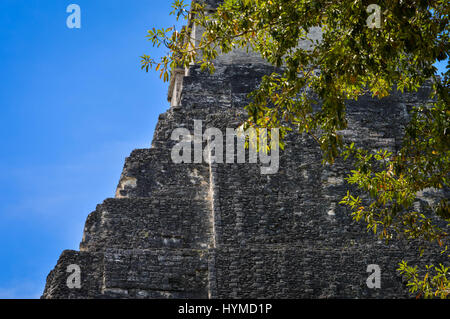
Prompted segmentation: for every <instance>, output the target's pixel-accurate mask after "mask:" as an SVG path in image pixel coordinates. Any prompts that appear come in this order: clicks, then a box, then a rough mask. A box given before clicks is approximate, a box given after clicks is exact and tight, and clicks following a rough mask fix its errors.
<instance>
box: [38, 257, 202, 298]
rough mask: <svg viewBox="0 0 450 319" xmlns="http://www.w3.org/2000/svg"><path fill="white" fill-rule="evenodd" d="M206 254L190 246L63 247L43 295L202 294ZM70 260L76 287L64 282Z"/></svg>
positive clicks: (183, 295)
mask: <svg viewBox="0 0 450 319" xmlns="http://www.w3.org/2000/svg"><path fill="white" fill-rule="evenodd" d="M207 258H208V254H207V253H205V252H204V251H202V250H192V249H163V250H160V249H152V250H136V249H135V250H115V249H108V250H106V251H105V252H77V251H70V250H66V251H64V252H63V253H62V254H61V256H60V258H59V260H58V263H57V265H56V267H55V268H54V269H53V270H52V271H51V272H50V274H49V275H48V277H47V285H46V287H45V290H44V294H43V296H42V298H64V299H78V298H80V299H84V298H97V299H98V298H108V299H109V298H121V299H126V298H133V299H134V298H151V299H154V298H195V299H201V298H207V297H208V259H207ZM70 265H76V266H78V267H79V270H80V287H79V288H76V287H71V288H69V286H68V285H67V281H68V278H69V276H71V273H70V272H68V267H69V266H70Z"/></svg>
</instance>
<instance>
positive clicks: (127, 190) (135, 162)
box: [116, 148, 209, 199]
mask: <svg viewBox="0 0 450 319" xmlns="http://www.w3.org/2000/svg"><path fill="white" fill-rule="evenodd" d="M208 191H209V167H208V165H207V164H206V163H201V164H195V163H193V164H189V163H181V164H175V163H174V162H173V161H172V159H171V156H170V150H168V149H162V148H151V149H137V150H134V151H133V152H132V153H131V155H130V156H129V157H127V159H126V160H125V165H124V168H123V172H122V175H121V177H120V181H119V185H118V187H117V191H116V198H125V197H130V198H132V197H155V194H156V193H163V194H164V193H170V194H171V196H174V197H178V198H184V197H188V198H196V199H205V198H206V197H207V193H208Z"/></svg>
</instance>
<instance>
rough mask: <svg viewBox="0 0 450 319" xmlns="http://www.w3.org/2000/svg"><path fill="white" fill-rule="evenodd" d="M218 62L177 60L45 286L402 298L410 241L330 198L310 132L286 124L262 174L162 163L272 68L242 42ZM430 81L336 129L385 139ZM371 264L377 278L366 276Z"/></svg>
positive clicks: (59, 291)
mask: <svg viewBox="0 0 450 319" xmlns="http://www.w3.org/2000/svg"><path fill="white" fill-rule="evenodd" d="M208 2H209V4H210V5H211V8H212V9H213V8H214V7H215V5H217V3H216V2H217V1H208ZM216 69H217V71H216V72H215V73H214V74H212V75H211V74H209V73H204V72H201V71H200V68H199V67H198V66H195V65H194V66H191V67H190V68H189V69H188V70H174V73H173V77H172V81H171V85H170V90H169V100H170V102H171V103H170V104H171V106H170V109H169V110H168V111H167V112H166V113H164V114H161V115H160V116H159V121H158V124H157V127H156V130H155V133H154V137H153V142H152V146H151V148H148V149H138V150H134V151H133V152H132V153H131V155H130V156H129V157H128V158H127V159H126V161H125V165H124V169H123V173H122V175H121V178H120V181H119V185H118V187H117V193H116V196H115V198H110V199H106V200H105V201H104V202H103V203H102V204H100V205H98V206H97V208H96V210H95V211H94V212H92V213H91V214H90V215H89V216H88V217H87V220H86V225H85V228H84V235H83V238H82V241H81V244H80V250H79V251H71V250H66V251H64V252H63V253H62V254H61V256H60V258H59V260H58V262H57V264H56V266H55V268H54V269H53V270H52V271H51V272H50V274H49V275H48V277H47V284H46V287H45V291H44V293H43V296H42V298H392V297H394V298H397V297H399V298H400V297H407V296H408V292H407V289H406V287H405V285H404V283H403V282H402V279H401V277H400V276H399V274H398V273H397V272H396V268H397V264H398V262H399V261H400V260H401V259H407V260H408V261H410V262H411V263H417V262H418V260H419V255H418V251H417V248H416V247H414V246H413V245H410V244H408V243H401V242H393V243H391V244H390V245H386V244H385V243H384V242H379V241H377V239H376V238H375V237H374V236H373V235H372V234H369V233H367V231H366V228H365V225H364V224H362V223H356V222H354V221H353V220H352V217H351V216H350V213H349V211H347V210H346V209H345V208H344V207H342V206H340V205H339V204H338V203H339V201H340V200H341V198H342V197H343V195H344V194H345V193H346V191H347V189H348V185H346V182H345V180H344V177H345V174H346V173H347V172H348V171H349V166H348V164H346V163H343V162H337V163H336V164H334V165H332V166H324V165H322V163H321V160H322V157H321V152H320V149H319V147H318V146H317V145H316V144H315V142H314V141H313V140H312V139H311V138H309V137H307V136H302V135H299V134H297V133H292V134H289V135H288V136H287V137H286V147H285V150H284V151H281V152H280V166H279V170H278V172H277V173H276V174H270V175H263V174H261V172H260V166H261V164H259V163H258V164H251V163H244V164H238V163H228V164H227V163H225V164H219V163H211V164H209V163H206V162H202V163H192V164H187V163H181V164H175V163H174V162H173V161H172V159H171V151H172V148H173V146H174V145H175V143H176V142H175V141H173V140H172V139H171V134H172V132H173V131H174V130H175V129H176V128H187V129H188V130H189V131H190V132H193V131H194V120H197V121H200V120H201V121H202V125H203V130H205V129H207V128H209V127H214V128H219V129H220V130H222V131H223V132H225V129H226V128H235V127H237V126H238V125H239V124H240V123H241V122H242V120H243V119H245V111H244V108H243V107H244V106H245V105H246V104H247V103H248V102H249V100H248V97H247V95H248V93H250V92H251V91H253V90H254V89H255V88H256V87H257V85H258V83H259V81H260V79H261V77H262V76H263V75H265V74H269V73H271V72H272V71H273V70H274V69H273V67H272V66H270V65H268V64H267V63H265V62H264V61H263V60H261V59H260V58H259V57H258V56H257V55H256V54H254V53H246V52H243V51H239V50H235V51H233V52H231V53H229V54H226V55H222V56H221V57H220V58H219V59H218V60H217V63H216ZM427 92H428V88H427V87H424V88H422V89H420V90H419V92H417V93H414V94H410V93H405V94H402V95H399V94H394V95H392V96H390V97H388V98H384V99H382V100H379V99H372V98H371V97H369V96H364V97H362V98H361V99H359V100H358V101H357V102H349V103H348V108H347V116H348V123H349V125H348V127H349V128H348V130H346V131H344V132H342V134H344V136H345V139H346V140H347V141H354V142H355V143H356V144H357V145H365V146H366V147H369V148H373V149H375V148H387V149H391V150H396V149H398V148H399V147H400V144H401V138H402V135H403V130H404V126H405V124H406V123H407V120H408V112H407V111H408V108H409V107H410V106H411V105H414V104H415V103H417V102H418V101H424V100H425V99H426V97H427ZM422 260H423V259H422ZM425 260H426V258H425ZM374 264H375V265H378V266H379V268H380V269H381V288H378V289H371V288H369V287H368V285H367V283H366V280H367V278H368V277H369V275H370V273H368V272H367V270H368V266H369V265H374ZM70 265H77V266H78V267H79V270H80V278H81V281H80V285H79V287H71V286H70V285H68V278H69V276H70V275H71V272H70V271H68V270H69V269H70V267H69V266H70ZM68 267H69V268H68Z"/></svg>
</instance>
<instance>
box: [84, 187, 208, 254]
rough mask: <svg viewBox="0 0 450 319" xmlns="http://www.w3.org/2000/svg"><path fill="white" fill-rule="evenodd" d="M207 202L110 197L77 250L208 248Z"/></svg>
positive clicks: (91, 220) (167, 196) (168, 196)
mask: <svg viewBox="0 0 450 319" xmlns="http://www.w3.org/2000/svg"><path fill="white" fill-rule="evenodd" d="M211 231H212V226H211V221H210V212H209V207H208V203H207V202H205V201H204V200H196V199H193V198H183V197H178V196H176V194H173V195H172V194H170V193H164V194H161V193H156V196H155V198H154V199H150V198H120V199H118V198H110V199H107V200H105V201H104V202H103V204H101V205H98V206H97V208H96V210H95V211H94V212H92V213H91V214H90V215H89V216H88V218H87V220H86V224H85V227H84V234H83V239H82V242H81V243H80V250H82V251H104V250H105V249H108V248H121V249H127V248H130V247H132V248H136V249H147V248H162V247H166V248H198V249H200V248H207V247H208V246H209V245H210V242H211V238H212V235H211Z"/></svg>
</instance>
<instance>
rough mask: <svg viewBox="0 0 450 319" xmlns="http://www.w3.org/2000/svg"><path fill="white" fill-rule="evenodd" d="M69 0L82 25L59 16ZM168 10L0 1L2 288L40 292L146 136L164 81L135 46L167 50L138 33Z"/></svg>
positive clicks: (136, 2)
mask: <svg viewBox="0 0 450 319" xmlns="http://www.w3.org/2000/svg"><path fill="white" fill-rule="evenodd" d="M71 3H76V4H78V5H79V6H80V7H81V10H82V11H81V19H82V28H81V29H68V28H67V26H66V18H67V16H68V15H69V14H68V13H66V7H67V6H68V5H69V4H71ZM170 11H171V9H170V1H169V0H131V1H129V0H71V1H65V0H1V1H0V43H1V46H0V70H1V72H0V78H1V87H0V136H1V137H2V139H1V140H0V141H1V142H0V155H1V156H0V167H1V170H0V242H1V245H0V298H38V297H39V296H40V295H41V294H42V291H43V288H44V285H45V279H46V276H47V274H48V273H49V271H50V270H51V269H52V268H53V267H54V266H55V264H56V261H57V259H58V257H59V254H60V253H61V252H62V251H63V250H64V249H75V250H78V244H79V242H80V240H81V237H82V231H83V227H84V222H85V219H86V217H87V215H88V214H89V213H90V212H91V211H93V210H94V209H95V206H96V205H97V204H99V203H101V202H102V201H103V200H104V199H105V198H107V197H113V196H114V192H115V188H116V186H117V182H118V180H119V176H120V173H121V171H122V167H123V163H124V159H125V157H126V156H128V155H129V153H130V152H131V151H132V150H133V149H135V148H144V147H150V144H151V139H152V136H153V130H154V128H155V125H156V121H157V119H158V115H159V114H160V113H162V112H164V111H166V110H167V108H168V103H167V101H166V96H167V95H166V93H167V84H164V83H162V81H160V80H159V77H158V75H157V74H156V73H154V72H150V73H148V74H146V73H145V72H143V71H141V70H140V65H139V61H140V59H139V56H140V55H141V54H144V53H147V54H152V55H155V56H158V55H162V54H163V53H164V50H163V49H160V50H155V49H153V48H152V47H151V45H150V43H149V42H148V41H147V40H146V38H145V35H146V30H148V29H150V28H152V27H162V26H168V25H170V24H172V23H173V22H174V21H173V17H171V16H169V15H168V13H169V12H170ZM441 68H442V69H443V64H441Z"/></svg>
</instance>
